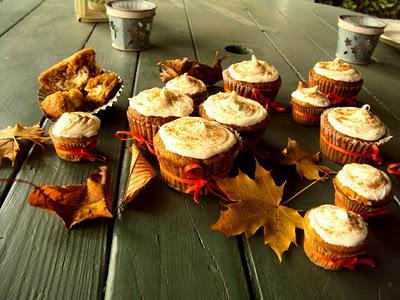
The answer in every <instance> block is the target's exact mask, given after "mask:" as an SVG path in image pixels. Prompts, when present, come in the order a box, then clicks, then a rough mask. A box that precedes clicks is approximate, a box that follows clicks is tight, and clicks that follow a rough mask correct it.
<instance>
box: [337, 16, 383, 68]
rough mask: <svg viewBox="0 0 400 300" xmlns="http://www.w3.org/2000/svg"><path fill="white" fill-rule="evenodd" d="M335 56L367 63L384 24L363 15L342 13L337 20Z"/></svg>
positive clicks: (355, 62) (353, 61) (350, 61)
mask: <svg viewBox="0 0 400 300" xmlns="http://www.w3.org/2000/svg"><path fill="white" fill-rule="evenodd" d="M338 27H339V31H338V41H337V48H336V57H338V58H340V59H341V60H343V61H346V62H349V63H354V64H368V63H370V61H371V56H372V53H373V52H374V50H375V47H376V45H377V44H378V41H379V37H380V35H381V34H382V33H383V31H384V30H385V27H386V24H385V23H383V22H381V21H379V20H376V19H373V18H370V17H364V16H354V15H343V16H339V21H338Z"/></svg>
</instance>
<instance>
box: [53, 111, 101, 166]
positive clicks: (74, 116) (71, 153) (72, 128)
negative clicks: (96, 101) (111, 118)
mask: <svg viewBox="0 0 400 300" xmlns="http://www.w3.org/2000/svg"><path fill="white" fill-rule="evenodd" d="M99 131H100V119H99V118H98V117H96V116H94V115H92V114H90V113H85V112H69V113H63V114H62V115H61V117H60V118H59V119H58V120H57V122H56V123H55V124H54V125H53V126H52V127H51V128H50V137H51V139H52V141H53V144H54V147H55V149H56V152H57V155H58V156H59V157H60V158H61V159H64V160H68V161H74V162H77V161H81V160H83V159H88V160H95V159H96V156H95V155H94V153H95V152H96V144H97V139H98V136H99Z"/></svg>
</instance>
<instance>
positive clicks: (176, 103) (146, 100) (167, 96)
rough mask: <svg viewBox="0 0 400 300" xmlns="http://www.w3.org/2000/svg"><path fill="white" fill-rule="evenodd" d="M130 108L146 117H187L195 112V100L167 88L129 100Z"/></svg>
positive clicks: (152, 90)
mask: <svg viewBox="0 0 400 300" xmlns="http://www.w3.org/2000/svg"><path fill="white" fill-rule="evenodd" d="M129 106H130V107H132V108H134V109H135V110H136V111H137V112H139V113H140V114H142V115H144V116H150V117H162V118H166V117H185V116H188V115H190V114H191V113H192V112H193V100H192V98H190V97H189V96H186V95H185V94H183V93H180V92H177V91H173V90H170V89H167V88H162V89H160V88H152V89H148V90H144V91H142V92H140V93H139V94H138V95H136V96H135V97H133V98H129Z"/></svg>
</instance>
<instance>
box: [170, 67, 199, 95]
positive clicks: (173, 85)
mask: <svg viewBox="0 0 400 300" xmlns="http://www.w3.org/2000/svg"><path fill="white" fill-rule="evenodd" d="M165 87H166V88H168V89H171V90H174V91H178V92H181V93H184V94H185V95H188V96H191V95H194V94H197V93H200V92H204V91H206V90H207V87H206V85H205V84H204V83H203V81H201V80H199V79H197V78H194V77H192V76H189V75H188V74H187V73H185V74H183V75H181V76H178V77H175V78H173V79H171V80H170V81H168V82H167V84H166V85H165Z"/></svg>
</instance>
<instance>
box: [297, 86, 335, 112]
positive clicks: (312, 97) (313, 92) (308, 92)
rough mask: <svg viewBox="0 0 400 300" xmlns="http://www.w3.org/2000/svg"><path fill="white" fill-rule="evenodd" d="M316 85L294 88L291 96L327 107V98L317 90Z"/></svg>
mask: <svg viewBox="0 0 400 300" xmlns="http://www.w3.org/2000/svg"><path fill="white" fill-rule="evenodd" d="M317 90H318V86H317V85H316V86H313V87H311V88H302V89H298V90H295V91H294V92H293V93H292V97H293V98H295V99H297V100H298V101H300V102H303V103H307V104H311V105H313V106H318V107H327V106H329V105H330V102H329V99H328V98H327V97H325V96H324V95H322V94H321V93H318V92H317Z"/></svg>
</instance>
